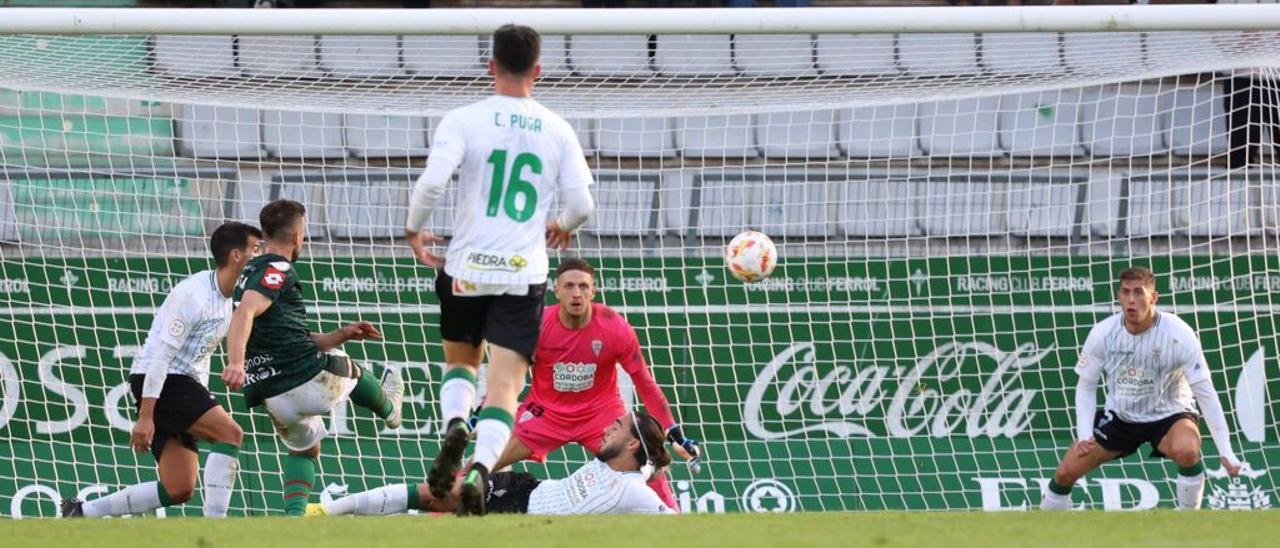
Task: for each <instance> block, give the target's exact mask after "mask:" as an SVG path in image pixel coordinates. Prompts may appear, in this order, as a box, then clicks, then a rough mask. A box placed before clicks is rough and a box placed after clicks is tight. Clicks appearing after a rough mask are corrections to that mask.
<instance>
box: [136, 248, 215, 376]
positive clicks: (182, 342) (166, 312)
mask: <svg viewBox="0 0 1280 548" xmlns="http://www.w3.org/2000/svg"><path fill="white" fill-rule="evenodd" d="M230 324H231V297H228V296H226V295H223V294H222V290H221V289H219V288H218V279H217V276H215V272H214V271H213V270H206V271H204V272H197V273H195V274H192V275H191V276H190V277H188V278H187V279H185V280H182V281H181V282H179V283H178V285H176V286H174V287H173V290H172V291H170V292H169V295H168V296H167V297H165V299H164V304H163V305H161V306H160V310H159V311H157V312H156V316H155V319H153V320H152V321H151V330H150V331H148V332H147V342H146V343H144V344H143V346H142V352H140V353H139V354H138V357H137V358H135V359H134V360H133V367H132V368H131V369H130V370H129V372H130V373H131V374H134V375H145V374H147V373H149V372H151V373H154V374H160V375H170V374H176V375H187V376H189V377H191V378H193V379H195V380H196V381H197V382H199V383H200V384H201V385H204V386H208V385H209V356H210V355H212V354H213V351H214V350H215V349H217V348H218V344H219V343H220V342H221V341H222V339H223V338H224V337H226V336H227V327H228V326H229V325H230ZM161 386H163V380H161V382H159V383H157V384H154V385H152V384H148V385H144V389H143V393H142V396H143V397H144V398H156V397H159V396H160V387H161Z"/></svg>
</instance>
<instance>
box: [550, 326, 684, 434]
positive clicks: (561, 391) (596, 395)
mask: <svg viewBox="0 0 1280 548" xmlns="http://www.w3.org/2000/svg"><path fill="white" fill-rule="evenodd" d="M533 361H534V365H533V389H532V390H531V391H530V393H529V398H530V399H531V400H533V401H536V402H538V404H540V405H542V406H543V407H545V408H546V410H547V411H548V412H549V413H552V414H554V415H555V416H556V418H558V419H567V420H570V421H578V420H582V421H588V420H592V419H596V418H600V417H601V414H602V413H605V414H606V415H605V416H607V417H608V418H610V419H613V418H617V417H619V416H621V415H622V413H623V412H625V411H626V409H625V408H624V407H623V406H622V396H621V395H620V394H619V393H618V369H617V367H615V365H617V364H621V365H622V369H623V370H624V371H626V372H627V374H628V375H630V376H631V381H632V383H634V384H635V387H636V392H637V393H638V394H639V395H640V401H643V402H644V407H645V409H646V410H647V411H648V412H649V414H650V415H653V417H654V418H656V419H658V422H660V423H662V427H663V428H670V427H671V426H672V425H674V424H675V419H674V418H672V417H671V409H670V407H669V406H668V405H667V398H665V397H663V395H662V389H660V388H658V383H657V382H655V381H654V380H653V375H652V374H651V373H650V372H649V365H648V364H646V363H645V361H644V353H643V352H641V351H640V340H639V339H637V338H636V331H635V329H634V328H632V327H631V324H630V323H628V322H627V319H626V318H623V317H622V315H621V314H618V313H617V312H614V310H613V309H612V308H609V307H608V306H605V305H603V304H600V303H591V322H590V323H588V324H587V326H586V327H584V328H582V329H569V328H568V327H565V325H564V324H563V323H561V322H560V305H558V304H557V305H554V306H551V307H548V308H547V310H546V311H545V312H544V313H543V316H542V334H541V335H540V336H539V337H538V349H537V350H536V351H535V352H534V360H533Z"/></svg>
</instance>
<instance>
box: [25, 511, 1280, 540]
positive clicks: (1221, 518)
mask: <svg viewBox="0 0 1280 548" xmlns="http://www.w3.org/2000/svg"><path fill="white" fill-rule="evenodd" d="M0 545H3V546H5V547H6V548H17V547H26V546H37V547H40V548H61V547H82V546H111V547H119V548H141V547H147V546H158V547H164V548H180V547H186V546H192V547H197V548H218V547H227V548H248V547H253V546H270V547H286V546H301V547H307V548H321V547H328V546H340V547H346V548H389V547H394V546H413V547H415V548H424V547H427V548H429V547H433V546H467V547H468V548H484V547H490V546H493V547H503V548H530V547H535V546H583V547H608V548H613V547H620V546H644V547H647V548H652V547H655V546H660V547H688V548H718V547H721V546H725V547H733V548H743V547H755V546H759V547H765V548H781V547H791V546H929V547H939V548H953V547H960V546H980V547H983V548H992V547H997V546H1030V547H1038V546H1097V547H1103V546H1116V547H1123V548H1137V547H1143V546H1169V547H1175V546H1176V547H1179V548H1181V547H1187V546H1224V547H1228V546H1230V547H1234V546H1280V515H1277V513H1276V512H1272V511H1260V512H1208V511H1202V512H1195V513H1177V512H1172V511H1167V510H1165V511H1155V512H1136V513H1103V512H1070V513H1065V514H1058V513H1054V514H1050V513H1040V512H1018V513H980V512H932V513H930V512H911V513H905V512H883V513H806V514H786V515H781V514H768V515H765V514H732V515H687V516H677V517H660V516H574V517H542V516H490V517H487V518H483V519H474V518H473V519H456V518H453V517H435V516H432V517H426V516H397V517H386V518H367V517H366V518H339V517H330V518H319V519H288V518H274V517H273V518H232V519H227V520H202V519H198V518H184V519H154V518H134V519H106V520H54V519H27V520H21V521H0Z"/></svg>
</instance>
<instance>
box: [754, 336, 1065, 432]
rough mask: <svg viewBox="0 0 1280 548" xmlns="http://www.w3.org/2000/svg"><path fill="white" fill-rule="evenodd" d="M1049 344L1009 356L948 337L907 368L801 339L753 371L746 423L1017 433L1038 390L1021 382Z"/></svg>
mask: <svg viewBox="0 0 1280 548" xmlns="http://www.w3.org/2000/svg"><path fill="white" fill-rule="evenodd" d="M1053 349H1054V347H1052V346H1050V347H1049V348H1045V349H1039V348H1037V347H1036V345H1035V344H1033V343H1026V344H1022V345H1020V346H1018V347H1017V348H1015V349H1013V350H1012V351H1008V352H1006V351H1004V350H1001V349H999V348H997V347H996V346H994V345H992V344H988V343H985V342H981V341H969V342H963V343H947V344H943V345H941V346H938V347H936V348H934V350H933V351H932V352H930V353H929V354H927V355H925V356H922V357H921V358H919V359H918V360H917V361H916V364H915V366H913V367H911V368H910V369H906V370H903V369H902V368H900V367H899V368H895V367H892V366H889V365H883V364H867V365H864V366H857V365H856V364H853V365H845V364H838V363H833V362H822V363H820V362H819V361H818V360H817V357H816V356H815V353H814V345H813V343H795V344H792V345H791V346H790V347H788V348H787V349H785V350H783V351H782V352H780V353H779V354H778V355H777V356H774V358H773V360H771V361H770V362H769V363H768V364H767V365H765V366H764V368H763V369H762V370H761V371H760V373H759V375H757V376H756V380H755V382H754V383H752V385H751V390H750V391H749V392H748V393H747V399H746V402H745V403H744V405H743V422H744V423H745V424H746V428H747V432H749V433H751V435H753V436H755V437H757V438H760V439H763V440H774V439H785V438H789V437H793V436H799V435H801V434H807V433H810V432H826V433H828V434H833V435H836V436H840V437H843V438H848V437H853V436H864V437H879V436H889V437H895V438H905V437H912V436H920V435H928V436H933V437H943V436H950V435H952V434H953V433H963V434H965V435H967V436H969V437H979V436H987V437H998V436H1007V437H1013V436H1016V435H1018V434H1021V433H1022V432H1024V431H1026V430H1027V428H1028V427H1029V426H1030V425H1031V420H1032V419H1033V418H1034V413H1033V412H1032V411H1031V405H1032V403H1033V402H1034V401H1035V399H1036V396H1037V395H1038V393H1039V391H1038V390H1033V389H1028V388H1023V387H1022V383H1021V382H1020V380H1019V377H1020V375H1021V373H1022V370H1023V369H1025V368H1028V367H1034V366H1036V365H1037V364H1038V363H1039V362H1040V361H1041V360H1042V359H1044V357H1045V356H1047V355H1048V354H1049V353H1051V352H1053ZM894 385H896V386H894Z"/></svg>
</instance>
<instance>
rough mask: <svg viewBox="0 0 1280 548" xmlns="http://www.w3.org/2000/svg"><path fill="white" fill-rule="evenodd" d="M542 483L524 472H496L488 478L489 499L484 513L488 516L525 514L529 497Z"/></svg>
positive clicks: (486, 500) (527, 511)
mask: <svg viewBox="0 0 1280 548" xmlns="http://www.w3.org/2000/svg"><path fill="white" fill-rule="evenodd" d="M539 483H542V482H541V481H539V480H538V478H535V477H533V474H529V473H526V472H497V473H494V474H492V475H490V476H489V498H488V499H485V501H484V511H485V513H489V514H527V513H529V495H532V494H533V490H534V489H536V488H537V487H538V484H539Z"/></svg>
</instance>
